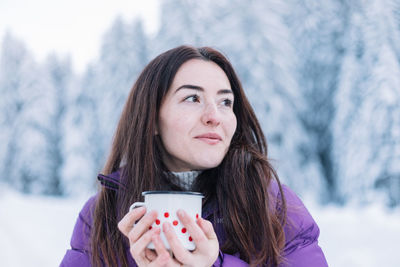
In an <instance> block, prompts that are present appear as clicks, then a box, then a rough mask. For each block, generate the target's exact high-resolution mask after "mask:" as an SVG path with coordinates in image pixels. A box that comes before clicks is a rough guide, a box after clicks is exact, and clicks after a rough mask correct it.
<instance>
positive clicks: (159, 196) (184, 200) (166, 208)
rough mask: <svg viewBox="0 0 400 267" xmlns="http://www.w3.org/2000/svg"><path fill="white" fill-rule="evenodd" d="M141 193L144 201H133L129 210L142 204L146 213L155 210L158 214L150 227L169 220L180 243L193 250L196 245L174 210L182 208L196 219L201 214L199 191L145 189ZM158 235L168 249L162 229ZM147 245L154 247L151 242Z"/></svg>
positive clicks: (200, 195) (160, 224)
mask: <svg viewBox="0 0 400 267" xmlns="http://www.w3.org/2000/svg"><path fill="white" fill-rule="evenodd" d="M142 195H143V196H144V202H135V203H133V204H132V205H131V207H130V208H129V210H132V209H134V208H137V207H143V206H144V207H146V212H147V213H148V212H150V211H152V210H156V211H157V214H158V216H157V219H156V221H155V222H154V223H153V225H152V226H151V228H153V227H160V228H161V227H162V224H163V223H164V222H169V223H170V224H171V225H172V228H173V229H174V230H175V233H176V235H177V237H178V238H179V240H180V241H181V243H182V245H183V246H184V247H185V248H186V249H188V250H194V249H195V248H196V245H195V244H194V242H193V240H192V237H191V236H190V235H189V233H188V231H187V229H186V228H185V227H184V225H183V224H182V223H181V221H180V220H179V219H178V216H177V214H176V212H177V211H178V210H179V209H181V210H184V211H186V213H187V214H188V215H189V216H191V217H192V218H193V219H194V220H195V221H196V219H198V218H199V217H200V216H201V206H202V199H203V197H204V196H203V195H202V194H201V193H197V192H188V191H146V192H143V193H142ZM161 229H162V228H161ZM160 236H161V240H162V241H163V243H164V246H165V248H166V249H170V246H169V244H168V241H167V239H166V237H165V235H164V233H163V231H162V230H161V234H160ZM147 247H148V248H150V249H155V248H154V244H153V243H152V242H151V243H150V244H149V245H148V246H147Z"/></svg>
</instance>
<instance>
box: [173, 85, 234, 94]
mask: <svg viewBox="0 0 400 267" xmlns="http://www.w3.org/2000/svg"><path fill="white" fill-rule="evenodd" d="M181 89H192V90H196V91H201V92H204V88H203V87H201V86H198V85H191V84H184V85H182V86H179V87H178V89H176V90H175V93H176V92H178V91H179V90H181ZM217 94H218V95H223V94H233V91H232V89H220V90H218V92H217Z"/></svg>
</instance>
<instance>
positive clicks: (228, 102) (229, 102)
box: [222, 98, 233, 107]
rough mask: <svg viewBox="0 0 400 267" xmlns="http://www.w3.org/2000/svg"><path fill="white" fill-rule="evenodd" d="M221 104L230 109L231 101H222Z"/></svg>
mask: <svg viewBox="0 0 400 267" xmlns="http://www.w3.org/2000/svg"><path fill="white" fill-rule="evenodd" d="M222 104H223V105H224V106H226V107H232V104H233V101H232V100H230V99H228V98H227V99H224V100H223V101H222Z"/></svg>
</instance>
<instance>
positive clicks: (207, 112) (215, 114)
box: [201, 103, 221, 126]
mask: <svg viewBox="0 0 400 267" xmlns="http://www.w3.org/2000/svg"><path fill="white" fill-rule="evenodd" d="M201 121H202V123H203V124H204V125H208V126H218V125H219V124H220V123H221V118H220V114H219V111H218V108H217V107H216V105H215V104H213V103H209V104H207V105H206V106H205V107H204V110H203V114H202V115H201Z"/></svg>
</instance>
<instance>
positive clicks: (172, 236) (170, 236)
mask: <svg viewBox="0 0 400 267" xmlns="http://www.w3.org/2000/svg"><path fill="white" fill-rule="evenodd" d="M163 232H164V234H165V237H166V238H167V240H168V243H169V246H170V247H171V250H172V252H173V253H174V256H175V258H176V259H177V260H178V261H180V262H182V263H184V264H185V263H190V262H193V260H192V255H191V253H190V252H189V251H188V250H187V249H186V248H185V247H184V246H183V245H182V243H181V241H180V240H179V238H178V236H177V235H176V233H175V231H174V229H173V228H172V226H171V224H170V223H168V222H165V223H163Z"/></svg>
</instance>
